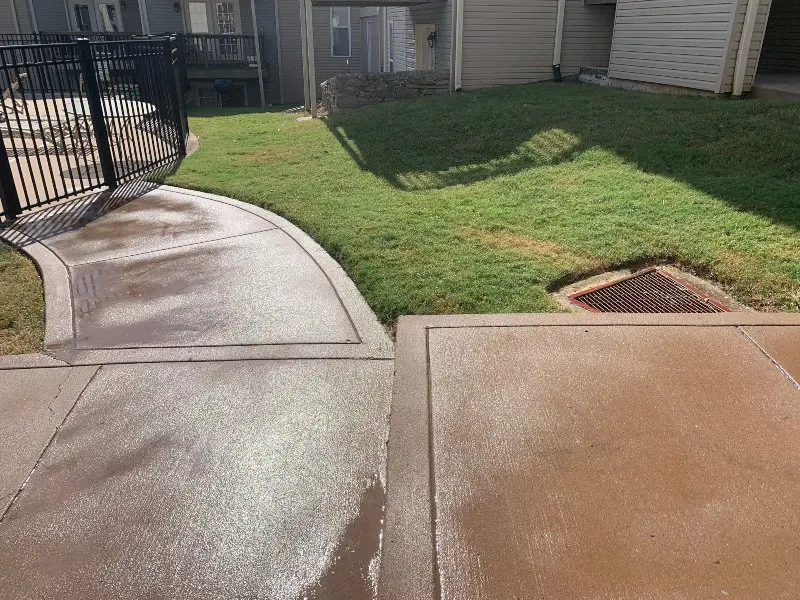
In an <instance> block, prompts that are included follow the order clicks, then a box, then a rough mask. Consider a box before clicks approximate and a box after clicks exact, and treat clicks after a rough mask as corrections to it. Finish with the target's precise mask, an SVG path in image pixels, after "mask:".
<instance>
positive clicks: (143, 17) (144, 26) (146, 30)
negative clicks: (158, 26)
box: [139, 0, 150, 35]
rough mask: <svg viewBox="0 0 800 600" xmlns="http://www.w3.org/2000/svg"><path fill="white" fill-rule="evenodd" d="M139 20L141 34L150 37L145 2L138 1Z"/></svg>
mask: <svg viewBox="0 0 800 600" xmlns="http://www.w3.org/2000/svg"><path fill="white" fill-rule="evenodd" d="M139 20H140V21H141V22H142V33H143V34H145V35H150V18H149V17H148V16H147V0H139Z"/></svg>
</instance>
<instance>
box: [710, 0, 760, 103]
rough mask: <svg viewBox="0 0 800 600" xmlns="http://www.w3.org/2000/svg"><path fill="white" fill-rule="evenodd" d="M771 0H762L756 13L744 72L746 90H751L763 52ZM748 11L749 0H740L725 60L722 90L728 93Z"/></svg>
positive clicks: (731, 88)
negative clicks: (762, 47) (762, 46)
mask: <svg viewBox="0 0 800 600" xmlns="http://www.w3.org/2000/svg"><path fill="white" fill-rule="evenodd" d="M769 7H770V0H761V2H760V4H759V5H758V13H757V14H756V24H755V27H754V28H753V40H752V42H751V44H750V52H749V53H748V55H747V68H746V69H745V74H744V88H743V90H744V91H745V92H748V91H750V87H751V86H752V85H753V79H754V78H755V74H756V69H757V68H758V58H759V55H760V54H761V45H762V43H763V42H764V31H765V30H766V27H767V16H768V15H769ZM746 12H747V0H738V2H737V7H736V17H735V19H734V21H733V31H732V33H731V40H730V42H731V43H730V46H729V49H728V55H727V60H726V61H725V74H724V76H723V80H722V87H721V89H720V91H721V92H722V93H725V94H728V93H730V92H731V91H732V90H733V74H734V72H735V71H736V56H737V54H738V53H739V41H740V40H741V39H742V27H743V26H744V17H745V13H746Z"/></svg>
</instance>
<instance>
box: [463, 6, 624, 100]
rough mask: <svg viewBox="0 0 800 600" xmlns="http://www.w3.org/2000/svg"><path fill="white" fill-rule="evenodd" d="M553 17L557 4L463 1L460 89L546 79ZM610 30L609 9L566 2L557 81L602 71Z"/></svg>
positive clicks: (550, 62) (611, 13)
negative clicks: (561, 77) (583, 71)
mask: <svg viewBox="0 0 800 600" xmlns="http://www.w3.org/2000/svg"><path fill="white" fill-rule="evenodd" d="M557 11H558V3H557V0H465V7H464V48H463V51H464V59H463V66H462V83H463V86H464V88H465V89H474V88H479V87H485V86H489V85H497V84H504V83H529V82H532V81H543V80H548V79H552V78H553V50H554V44H555V28H556V15H557ZM613 30H614V6H613V5H612V6H608V5H589V6H586V5H584V3H583V0H567V2H566V4H565V7H564V32H563V36H562V45H561V73H562V75H564V76H567V75H574V74H576V73H578V71H579V70H580V67H581V66H607V65H608V60H609V56H610V54H611V39H612V34H613Z"/></svg>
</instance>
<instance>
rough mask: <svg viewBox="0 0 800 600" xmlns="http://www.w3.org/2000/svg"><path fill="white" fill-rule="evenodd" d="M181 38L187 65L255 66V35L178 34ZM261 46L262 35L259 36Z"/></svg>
mask: <svg viewBox="0 0 800 600" xmlns="http://www.w3.org/2000/svg"><path fill="white" fill-rule="evenodd" d="M178 39H179V40H183V43H184V48H185V52H186V66H187V67H190V68H191V67H213V66H216V65H220V66H223V65H230V66H242V67H247V66H255V64H256V43H255V36H252V35H238V34H224V35H212V34H205V33H184V34H180V35H178ZM259 41H260V42H261V44H260V45H261V48H263V47H264V41H263V36H261V37H259Z"/></svg>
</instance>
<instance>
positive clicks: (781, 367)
mask: <svg viewBox="0 0 800 600" xmlns="http://www.w3.org/2000/svg"><path fill="white" fill-rule="evenodd" d="M736 329H738V330H739V331H741V332H742V335H743V336H744V337H746V338H747V339H748V340H750V341H751V342H752V343H753V345H754V346H755V347H756V348H758V349H759V350H760V351H761V353H762V354H763V355H764V356H766V357H767V359H769V361H770V362H771V363H772V364H773V365H775V367H776V368H777V369H778V370H779V371H780V372H781V374H782V375H783V376H784V377H786V379H788V380H789V381H791V382H792V383H793V384H794V386H795V387H796V388H797V389H798V390H800V382H798V381H797V380H796V379H795V378H794V377H792V376H791V375H790V374H789V372H788V371H787V370H786V369H784V368H783V365H781V363H779V362H778V361H777V360H775V359H774V358H773V357H772V355H771V354H770V353H769V352H767V351H766V350H765V349H764V347H763V346H762V345H761V344H759V343H758V342H757V341H756V340H755V339H754V338H753V336H751V335H750V334H749V333H747V331H745V330H744V329H743V328H742V326H741V325H737V326H736Z"/></svg>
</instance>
